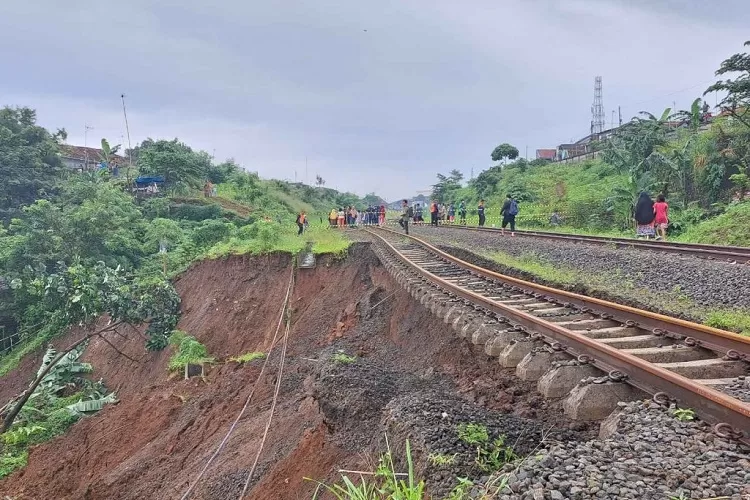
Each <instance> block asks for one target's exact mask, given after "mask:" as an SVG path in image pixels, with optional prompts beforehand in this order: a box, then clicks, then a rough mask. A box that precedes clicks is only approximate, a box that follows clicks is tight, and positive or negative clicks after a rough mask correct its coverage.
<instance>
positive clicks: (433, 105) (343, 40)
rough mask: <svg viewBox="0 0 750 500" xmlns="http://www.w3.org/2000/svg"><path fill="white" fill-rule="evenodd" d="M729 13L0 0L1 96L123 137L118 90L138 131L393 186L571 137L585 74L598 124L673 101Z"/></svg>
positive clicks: (727, 8) (678, 5)
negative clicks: (595, 92)
mask: <svg viewBox="0 0 750 500" xmlns="http://www.w3.org/2000/svg"><path fill="white" fill-rule="evenodd" d="M743 19H744V20H745V21H747V20H748V19H750V5H748V4H747V3H746V2H744V1H742V0H738V1H729V0H727V1H726V2H723V3H722V8H721V9H719V8H716V6H715V5H714V4H712V5H711V6H707V3H706V2H701V1H697V0H693V1H679V2H678V1H676V0H675V1H672V0H665V1H662V2H651V1H646V0H635V1H625V0H564V1H553V0H532V1H520V0H515V1H503V2H497V1H492V0H476V1H474V2H471V3H469V4H467V3H466V2H463V3H461V2H455V1H448V0H436V1H427V0H412V1H388V2H385V1H380V2H375V1H362V2H348V1H341V0H338V1H337V0H318V1H280V2H260V1H244V2H240V1H223V2H211V3H209V2H204V1H200V0H186V1H182V2H173V1H170V2H150V1H146V0H135V1H131V2H117V3H115V2H107V1H104V2H102V1H99V2H94V1H83V0H80V1H78V2H66V3H60V2H53V1H41V2H25V3H19V2H3V4H2V5H0V60H1V61H3V68H4V70H3V78H2V79H0V101H2V102H0V103H9V104H25V105H30V106H34V107H36V108H38V111H39V116H40V119H41V120H42V122H43V123H45V124H49V126H66V127H67V128H68V129H69V131H70V132H71V137H70V141H71V142H83V141H82V135H83V134H82V130H83V122H84V121H87V122H89V123H92V124H94V125H95V126H96V132H92V134H93V135H95V136H96V135H97V134H107V135H109V136H110V138H111V139H112V140H118V139H119V136H120V135H121V134H122V133H123V125H122V117H121V114H120V108H119V104H120V103H119V94H120V93H121V92H125V93H126V94H128V104H129V107H130V110H131V115H132V119H131V125H132V129H133V136H134V139H137V140H140V139H143V138H145V137H147V136H151V137H167V138H171V137H174V136H179V137H180V138H181V139H183V140H185V141H186V142H189V143H191V144H193V145H195V146H197V147H201V148H204V149H206V150H207V151H209V152H211V151H212V150H213V149H214V148H215V149H216V152H217V156H219V157H229V156H233V157H235V158H236V159H237V160H238V161H240V162H241V163H243V164H244V165H245V166H246V167H247V168H249V169H251V170H258V171H259V172H260V173H261V175H266V176H276V177H282V178H283V177H286V178H293V176H294V171H295V170H297V172H298V178H299V177H300V176H301V175H302V174H301V172H302V171H303V170H304V157H305V155H307V156H308V163H309V166H310V171H311V172H310V174H309V176H310V178H314V175H313V173H312V172H313V171H314V172H316V173H321V175H323V176H324V177H325V178H327V179H329V185H331V184H332V183H334V184H335V185H336V187H338V188H341V189H350V190H355V191H357V192H360V193H362V194H363V193H365V192H367V191H371V190H376V191H378V192H380V193H381V194H383V195H384V196H386V197H388V198H396V197H399V196H403V195H406V194H410V193H412V192H413V191H414V190H416V189H425V188H427V187H429V185H430V184H431V183H432V182H434V174H435V173H436V172H437V171H447V170H449V169H451V168H459V169H461V170H463V171H464V172H465V173H466V174H467V175H468V173H469V171H470V169H471V168H472V167H474V168H475V172H478V171H479V170H480V169H483V168H486V167H487V166H489V165H490V164H491V162H490V161H489V152H490V151H491V150H492V148H493V147H494V146H495V145H496V143H498V142H501V141H502V142H505V141H508V142H512V143H514V144H516V145H517V146H518V147H519V149H520V150H521V151H524V149H525V147H526V146H528V147H529V150H530V153H531V154H532V155H533V150H534V149H535V148H538V147H550V146H555V145H556V144H558V143H560V142H563V141H567V140H569V139H571V138H578V137H580V136H581V135H584V134H585V133H586V131H587V129H588V123H589V120H590V115H589V106H590V104H591V100H592V87H593V77H594V76H595V75H602V76H603V77H604V103H605V107H606V108H607V119H608V120H609V119H610V114H609V111H610V110H612V109H615V108H616V106H617V105H618V104H619V105H622V107H623V112H624V115H625V118H626V119H627V118H629V117H630V116H632V115H633V114H634V113H636V112H638V111H640V110H641V109H644V108H647V109H652V110H660V109H663V108H664V107H667V106H671V103H672V101H677V104H678V107H683V108H684V107H687V106H688V105H689V102H690V100H691V99H692V98H693V97H695V96H698V95H700V94H701V93H702V90H703V89H704V88H705V86H706V85H707V83H706V82H710V81H711V80H712V79H713V71H714V70H715V69H716V68H717V67H718V65H719V63H720V61H721V60H722V59H723V58H725V57H727V56H728V55H730V54H732V53H734V52H736V51H738V50H741V47H742V42H743V41H744V40H745V38H747V36H746V24H747V23H746V22H743ZM364 30H367V31H366V32H365V31H364ZM691 87H692V88H691ZM681 89H688V90H685V91H682V92H679V90H681Z"/></svg>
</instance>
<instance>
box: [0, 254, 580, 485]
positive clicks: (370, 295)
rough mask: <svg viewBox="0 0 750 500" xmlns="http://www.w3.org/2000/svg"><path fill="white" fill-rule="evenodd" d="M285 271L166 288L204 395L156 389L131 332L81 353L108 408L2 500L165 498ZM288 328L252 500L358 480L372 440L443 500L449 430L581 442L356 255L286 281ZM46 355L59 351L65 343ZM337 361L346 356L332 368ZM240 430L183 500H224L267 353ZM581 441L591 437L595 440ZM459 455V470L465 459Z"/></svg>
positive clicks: (196, 465) (227, 274)
mask: <svg viewBox="0 0 750 500" xmlns="http://www.w3.org/2000/svg"><path fill="white" fill-rule="evenodd" d="M290 270H291V259H290V257H289V256H285V255H274V256H270V257H257V258H250V257H233V258H229V259H226V260H215V261H206V262H203V263H200V264H198V265H195V266H194V267H192V268H191V269H190V270H188V271H187V272H186V273H185V274H184V275H183V276H182V277H180V279H179V280H178V281H177V283H176V286H177V289H178V291H179V292H180V295H181V297H182V319H181V321H180V324H179V328H180V329H182V330H185V331H187V332H188V333H190V334H191V335H194V336H195V337H197V339H198V340H199V341H200V342H202V343H203V344H205V345H206V346H207V348H208V352H209V353H210V355H211V356H213V357H215V358H217V359H218V360H219V361H220V362H219V363H217V364H215V365H213V366H211V367H209V368H208V369H207V372H206V377H205V380H202V379H201V378H200V377H196V378H192V379H190V380H187V381H184V380H181V377H179V376H177V377H171V378H170V377H169V374H168V372H167V368H166V366H167V361H168V358H169V356H170V353H169V352H167V351H164V352H161V353H148V352H146V351H145V349H144V343H143V338H142V337H140V336H139V335H138V333H137V332H134V331H132V330H125V329H123V330H122V331H121V332H120V335H114V336H111V337H110V341H111V342H112V343H113V344H114V345H115V346H116V347H117V348H118V349H119V350H121V351H122V352H124V353H125V354H127V355H128V356H130V357H133V358H134V359H136V360H137V361H130V360H128V359H126V358H124V357H123V356H121V355H120V354H118V353H117V352H116V351H115V350H114V349H112V348H111V347H109V346H108V345H107V344H106V343H104V342H103V341H101V340H98V339H97V340H95V341H92V343H91V344H90V345H89V347H88V349H87V351H86V354H85V360H86V361H88V362H90V363H92V364H93V366H94V370H95V371H94V374H93V376H94V377H95V378H100V377H101V378H103V379H104V381H105V383H106V384H107V385H108V386H109V387H110V388H112V389H114V390H116V391H117V394H118V397H119V398H120V403H119V404H117V405H114V406H111V407H108V408H106V409H104V410H102V411H101V412H99V413H98V414H97V415H95V416H92V417H89V418H86V419H84V420H82V421H81V422H79V423H77V424H76V425H74V426H73V427H72V428H71V429H70V430H69V431H68V432H67V433H66V434H65V435H63V436H60V437H59V438H57V439H55V440H53V441H51V442H48V443H45V444H43V445H40V446H38V447H36V448H34V449H33V450H32V452H31V453H30V456H29V464H28V466H27V467H26V468H25V469H24V470H22V471H20V472H17V473H15V474H14V475H12V476H10V477H9V478H7V479H5V480H4V481H2V482H0V491H1V492H2V493H3V494H5V495H9V496H10V497H11V498H18V499H23V498H29V499H30V498H91V499H98V498H102V499H103V498H123V499H128V498H132V499H135V498H139V499H140V498H180V497H181V495H182V494H183V493H184V491H185V490H186V489H187V487H188V485H189V484H192V483H193V482H194V478H195V477H196V475H197V474H198V472H199V471H200V470H201V468H202V467H203V466H204V464H205V463H206V461H207V460H208V458H209V457H210V456H211V454H212V453H213V452H214V450H215V449H216V446H217V445H218V443H219V442H220V441H221V439H222V438H223V437H224V436H225V434H226V431H227V430H228V428H229V426H230V425H231V423H232V421H233V420H234V418H235V417H236V415H237V413H238V412H239V411H240V409H241V407H242V405H243V404H244V402H245V398H246V397H247V395H248V393H249V391H250V389H251V386H252V385H253V384H254V383H255V381H256V379H257V377H258V374H259V372H260V368H261V365H262V361H261V360H256V361H253V362H250V363H247V364H244V365H239V364H237V363H234V362H226V363H225V362H224V361H226V360H227V359H228V358H229V357H232V356H238V355H241V354H243V353H246V352H252V351H263V352H267V351H268V349H269V347H270V343H271V339H272V337H273V333H274V330H275V327H276V324H277V321H278V314H279V311H280V308H281V305H282V302H283V298H284V294H285V291H286V286H287V283H288V278H289V273H290ZM292 308H293V313H292V329H291V333H290V338H289V347H288V352H287V359H286V366H285V369H284V374H283V377H282V383H281V391H280V396H279V401H278V405H277V407H276V411H275V415H274V419H273V425H272V426H271V429H270V432H269V435H268V439H267V441H266V443H265V447H264V450H263V453H262V455H261V457H260V461H259V465H258V469H257V472H256V474H255V478H257V479H255V478H254V479H253V481H252V482H251V487H252V489H251V495H250V497H251V498H309V497H310V496H311V494H312V492H313V491H314V490H315V484H313V483H311V482H309V481H305V480H304V478H305V477H313V478H317V479H324V480H325V479H328V480H331V479H336V478H337V477H338V473H337V471H338V470H339V469H341V468H346V469H358V468H368V469H369V468H370V467H371V466H372V461H373V457H374V456H375V455H376V454H377V452H379V451H382V448H381V445H382V438H383V433H384V432H385V431H388V433H389V434H388V435H389V439H390V442H391V444H394V443H395V447H396V448H397V449H401V448H402V447H403V442H404V440H405V439H406V438H409V439H410V440H411V441H412V444H413V445H414V447H415V451H414V456H415V460H416V467H417V470H418V472H419V473H420V474H423V475H424V476H426V477H427V478H428V479H431V480H432V483H431V484H432V485H433V486H432V488H433V491H441V492H442V491H445V490H446V489H448V488H449V487H450V486H452V483H453V482H454V479H455V477H456V476H457V475H460V476H467V475H468V476H473V477H479V476H480V475H482V474H481V472H479V471H477V470H475V469H474V468H473V466H472V465H471V464H472V463H473V460H472V454H475V450H474V449H473V448H472V447H470V446H466V445H464V444H463V443H461V442H460V441H459V440H458V439H457V437H456V435H455V426H456V425H457V424H458V423H461V422H477V423H484V424H485V425H487V427H488V428H489V429H490V431H491V432H494V433H496V434H500V433H504V434H506V435H507V436H508V442H511V443H514V444H515V445H516V447H517V450H518V452H519V453H525V452H528V451H530V450H531V449H532V448H533V447H534V446H535V445H536V444H537V443H538V441H539V439H540V436H541V433H542V429H543V428H545V427H549V426H550V425H553V426H554V428H555V429H556V431H554V433H553V437H554V438H555V439H559V440H566V439H570V438H577V437H583V435H588V434H589V432H588V431H589V429H588V427H587V426H586V425H584V424H580V423H575V424H572V423H569V422H567V421H564V420H563V419H561V417H560V412H559V411H558V410H559V408H558V407H557V404H558V403H555V402H550V401H545V400H543V399H542V398H541V397H540V396H539V395H538V394H537V393H536V391H535V388H534V387H533V385H530V384H524V383H523V382H520V381H518V379H516V378H515V377H514V375H513V373H512V371H511V372H509V371H505V370H503V369H502V368H500V367H499V365H498V364H497V363H496V362H492V359H491V358H489V357H488V356H486V355H485V354H483V353H482V352H481V350H480V349H476V348H474V347H473V346H471V345H470V344H469V343H467V342H466V341H464V340H461V339H459V338H458V337H457V336H456V335H455V334H454V332H453V331H452V330H451V329H450V328H448V327H447V325H444V324H443V323H442V322H441V321H440V320H438V319H437V318H436V317H434V316H432V315H431V314H430V313H429V312H428V311H426V310H425V309H424V308H422V307H421V306H420V305H419V304H418V303H416V302H415V301H413V300H412V299H411V297H410V296H409V295H408V294H407V293H406V292H405V291H403V290H402V289H401V288H400V287H398V285H397V284H396V283H395V282H394V281H393V280H392V279H391V277H390V276H389V275H388V274H387V273H386V272H385V270H384V269H383V268H382V267H381V265H380V263H379V262H378V260H377V258H376V257H375V255H374V254H373V253H372V251H371V250H370V248H369V246H368V245H367V244H357V245H354V246H352V248H351V249H350V252H349V256H348V257H347V258H346V259H344V260H334V259H333V258H330V257H323V258H321V259H319V261H318V266H317V267H316V268H315V269H313V270H300V271H298V273H297V278H296V285H295V289H294V293H293V296H292ZM75 337H76V336H75V334H74V333H71V334H70V335H68V338H63V339H60V340H58V341H57V342H56V344H59V345H60V346H62V345H66V344H67V343H68V342H69V340H70V339H73V338H75ZM338 351H343V352H345V353H346V354H348V355H352V356H355V357H356V360H355V361H354V362H353V363H350V364H342V363H336V362H334V361H333V360H332V359H331V356H332V355H333V354H335V353H336V352H338ZM274 352H275V354H274V355H272V356H271V358H270V359H269V366H268V367H267V369H266V370H267V371H266V372H265V374H264V376H263V379H262V380H261V381H260V383H259V387H258V390H257V392H256V393H255V395H254V397H253V399H252V401H251V403H250V406H249V408H248V411H247V413H246V414H245V417H243V419H241V420H240V422H239V424H238V425H237V427H236V429H235V432H234V433H233V435H232V436H231V438H230V439H229V441H228V442H227V445H226V447H225V448H224V450H223V452H222V453H221V454H220V455H219V456H218V458H217V459H216V461H215V462H214V463H213V465H212V467H211V468H210V469H209V470H208V472H207V473H206V475H205V476H204V478H203V480H202V481H201V482H200V484H198V486H197V487H196V489H195V491H194V498H206V499H224V498H237V497H238V495H239V492H240V491H241V490H242V486H243V484H244V482H245V478H246V476H247V473H248V471H249V469H250V467H251V464H252V462H253V459H254V458H255V454H256V452H257V449H258V446H259V443H260V438H261V436H262V434H263V429H264V427H265V425H266V421H267V418H268V416H269V411H270V406H271V400H272V396H273V389H274V384H275V382H276V370H277V367H278V361H279V360H278V352H279V350H278V349H277V350H276V351H274ZM36 366H37V360H35V359H33V357H32V358H30V359H29V360H28V361H25V362H24V363H22V365H21V366H20V367H19V369H18V370H17V371H16V372H14V373H13V374H11V375H10V376H9V377H7V378H5V379H3V382H4V383H3V388H2V391H3V396H4V397H5V396H6V394H5V393H7V395H12V394H14V393H16V392H19V391H21V390H23V388H24V387H25V385H26V384H27V383H28V380H30V379H31V377H32V376H33V373H34V372H35V370H36ZM594 430H595V429H594ZM429 452H436V453H451V454H452V453H458V454H459V458H462V457H463V458H465V459H464V460H459V461H458V464H457V465H456V466H454V467H442V468H434V467H433V466H431V465H428V461H427V455H428V453H429ZM464 455H465V457H464Z"/></svg>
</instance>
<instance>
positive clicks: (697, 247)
mask: <svg viewBox="0 0 750 500" xmlns="http://www.w3.org/2000/svg"><path fill="white" fill-rule="evenodd" d="M441 227H445V228H450V229H465V230H468V231H479V232H486V233H495V234H499V233H500V231H501V230H500V229H499V228H495V227H478V226H464V225H458V224H448V225H443V226H441ZM515 233H516V234H517V235H519V236H535V237H537V238H547V239H551V240H558V241H568V242H572V243H590V244H594V245H615V246H616V247H625V248H627V247H629V248H638V249H641V250H652V251H657V252H667V253H676V254H678V255H690V256H692V257H700V258H704V259H709V260H725V261H728V262H736V263H739V264H743V263H744V264H750V247H738V246H722V245H708V244H703V243H676V242H672V241H669V242H668V241H660V240H638V239H633V238H617V237H613V236H589V235H583V234H565V233H553V232H549V231H534V230H528V229H524V230H516V232H515Z"/></svg>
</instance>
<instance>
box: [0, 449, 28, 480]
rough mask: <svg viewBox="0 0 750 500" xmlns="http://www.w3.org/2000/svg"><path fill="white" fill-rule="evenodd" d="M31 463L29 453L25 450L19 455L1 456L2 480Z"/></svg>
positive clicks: (0, 472)
mask: <svg viewBox="0 0 750 500" xmlns="http://www.w3.org/2000/svg"><path fill="white" fill-rule="evenodd" d="M28 462H29V452H28V451H26V450H23V451H21V452H18V453H11V452H8V453H3V454H2V455H0V479H2V478H4V477H5V476H9V475H10V474H11V473H12V472H13V471H14V470H16V469H21V468H23V467H26V464H27V463H28Z"/></svg>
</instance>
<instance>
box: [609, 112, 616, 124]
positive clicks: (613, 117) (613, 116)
mask: <svg viewBox="0 0 750 500" xmlns="http://www.w3.org/2000/svg"><path fill="white" fill-rule="evenodd" d="M609 128H615V110H614V109H613V110H612V121H611V122H610V126H609Z"/></svg>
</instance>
